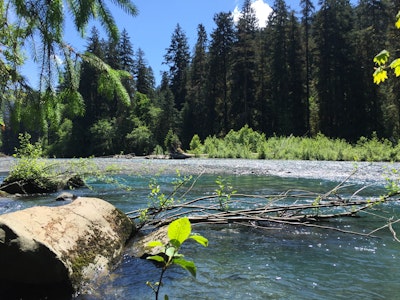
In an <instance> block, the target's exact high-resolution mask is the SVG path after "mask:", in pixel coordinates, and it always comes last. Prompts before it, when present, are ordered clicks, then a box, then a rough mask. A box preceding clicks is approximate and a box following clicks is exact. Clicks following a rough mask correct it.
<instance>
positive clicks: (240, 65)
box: [231, 0, 258, 129]
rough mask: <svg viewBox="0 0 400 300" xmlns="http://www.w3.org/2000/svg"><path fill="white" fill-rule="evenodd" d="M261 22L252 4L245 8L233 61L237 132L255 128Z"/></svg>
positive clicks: (233, 113) (233, 100)
mask: <svg viewBox="0 0 400 300" xmlns="http://www.w3.org/2000/svg"><path fill="white" fill-rule="evenodd" d="M257 33H258V21H257V18H256V15H255V11H254V9H253V8H252V6H251V1H250V0H246V1H245V2H244V4H243V8H242V11H241V15H240V17H239V21H238V24H237V32H236V36H237V38H236V42H235V46H234V50H233V51H234V60H233V61H232V64H233V65H232V68H233V69H232V94H231V97H232V111H231V117H232V119H233V120H234V126H233V128H234V129H239V128H241V127H243V126H244V125H246V124H247V125H249V126H250V127H253V125H254V124H253V123H254V119H253V117H252V116H253V113H254V103H255V101H256V89H255V84H256V82H255V71H256V43H257V36H258V34H257Z"/></svg>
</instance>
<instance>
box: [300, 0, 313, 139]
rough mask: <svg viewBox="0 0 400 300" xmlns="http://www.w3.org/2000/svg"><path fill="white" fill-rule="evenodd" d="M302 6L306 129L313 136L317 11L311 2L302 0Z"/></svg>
mask: <svg viewBox="0 0 400 300" xmlns="http://www.w3.org/2000/svg"><path fill="white" fill-rule="evenodd" d="M300 6H301V8H302V10H301V13H302V19H301V21H302V27H303V32H304V50H305V52H304V58H305V59H304V61H305V72H306V78H305V85H306V96H305V97H306V98H305V99H306V101H305V102H306V103H305V105H306V116H305V118H306V122H307V123H306V129H307V132H308V134H311V126H310V97H311V51H310V41H311V25H312V18H313V14H314V11H315V7H314V4H313V2H312V1H311V0H300Z"/></svg>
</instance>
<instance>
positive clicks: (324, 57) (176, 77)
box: [0, 0, 400, 157]
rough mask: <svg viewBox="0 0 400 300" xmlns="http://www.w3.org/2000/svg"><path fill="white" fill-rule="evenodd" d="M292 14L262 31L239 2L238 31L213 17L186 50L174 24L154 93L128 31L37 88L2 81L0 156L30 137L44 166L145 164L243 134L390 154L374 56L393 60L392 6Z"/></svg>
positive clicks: (365, 0)
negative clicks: (132, 158) (366, 141)
mask: <svg viewBox="0 0 400 300" xmlns="http://www.w3.org/2000/svg"><path fill="white" fill-rule="evenodd" d="M299 4H300V7H301V11H294V10H293V9H292V8H290V7H289V6H288V5H287V4H286V3H285V1H284V0H275V1H274V3H273V6H272V8H273V13H272V14H271V15H270V17H269V19H268V22H267V26H265V27H259V26H258V24H257V18H256V16H255V12H254V11H253V9H252V7H251V1H250V0H246V1H245V2H244V5H243V7H242V9H241V11H242V14H241V16H240V18H239V20H238V22H234V20H233V15H232V13H231V12H219V13H216V14H215V15H214V22H215V26H214V29H213V30H212V32H206V30H205V27H204V26H203V25H202V24H199V25H198V27H197V39H196V43H195V45H194V47H191V46H190V45H189V43H188V37H187V36H186V33H185V29H184V28H182V27H181V26H180V25H179V24H177V25H176V28H175V30H174V31H173V32H172V33H171V42H170V45H169V47H168V48H167V49H165V55H164V63H165V65H166V66H167V69H168V71H166V72H164V73H163V74H162V79H161V82H160V83H159V84H158V86H156V83H155V77H154V74H153V70H152V68H151V66H149V65H148V63H147V61H146V56H145V53H144V52H143V50H141V49H140V48H138V49H134V48H133V41H131V39H130V37H129V35H128V33H127V31H126V30H122V32H121V34H120V35H119V36H118V38H117V39H115V38H112V37H106V38H104V37H101V36H100V33H99V30H98V29H97V28H96V27H93V28H92V29H91V31H90V33H89V34H88V37H87V43H86V49H85V52H84V54H78V53H75V52H74V51H73V49H67V50H65V51H70V53H69V54H70V60H71V63H66V64H65V65H64V68H63V69H60V70H57V71H58V73H57V75H54V73H53V75H52V76H53V77H52V78H53V81H52V82H48V83H47V84H46V82H44V81H43V82H44V83H43V86H42V88H41V89H39V90H35V89H32V88H31V87H29V86H27V85H25V84H22V83H21V82H22V81H19V84H16V82H17V81H18V80H13V79H11V80H10V79H7V80H2V81H3V83H1V87H0V88H1V92H2V95H1V97H0V98H1V111H2V117H1V118H0V121H1V122H0V123H1V125H2V131H1V151H2V152H3V153H7V154H11V153H13V152H14V148H15V147H17V146H18V135H19V134H20V133H23V132H27V133H29V134H30V135H31V136H32V138H33V139H34V140H35V141H40V143H42V145H43V147H44V149H45V150H46V153H47V155H49V156H57V157H87V156H92V155H93V156H107V155H114V154H120V153H125V154H128V153H135V154H136V155H147V154H150V153H154V151H156V152H157V151H158V152H161V151H168V150H169V149H168V147H171V144H174V145H176V146H180V147H181V148H182V149H189V145H190V142H191V141H192V138H193V137H194V136H196V138H199V139H200V140H201V141H204V140H205V139H206V138H207V137H217V138H222V137H225V136H226V135H227V134H228V133H229V132H230V131H231V130H236V131H238V130H240V129H241V128H244V127H245V128H247V127H248V128H251V129H252V130H254V131H256V132H259V133H262V134H264V135H265V136H266V137H267V138H268V137H288V136H293V137H316V136H321V135H323V136H326V137H328V138H332V139H343V140H346V141H347V142H349V143H357V141H359V140H360V138H361V137H366V138H370V137H378V138H385V139H387V140H389V141H391V142H392V143H393V144H394V145H396V144H397V143H398V140H399V138H400V81H399V80H398V79H396V78H389V79H388V80H387V81H386V82H385V83H384V84H382V85H380V86H377V85H376V84H374V82H373V77H372V74H373V72H374V62H373V58H374V56H375V55H376V54H377V53H379V52H380V51H381V50H382V49H387V50H388V51H390V53H391V54H393V56H395V57H398V56H400V53H399V51H400V50H399V49H400V38H399V33H400V32H399V31H398V30H397V29H396V28H395V26H394V23H395V16H396V12H397V11H399V10H400V1H394V0H382V1H377V0H359V1H358V2H357V3H353V2H350V1H349V0H319V1H318V2H316V1H311V0H299ZM1 35H3V36H2V40H0V44H3V45H4V44H5V42H4V40H5V37H4V32H2V33H0V36H1ZM191 48H192V49H191ZM0 55H3V56H4V55H6V54H5V53H3V54H2V53H0ZM83 56H84V57H85V59H80V60H79V63H74V62H75V61H74V60H78V57H79V58H82V57H83ZM48 73H49V74H50V73H51V70H50V68H49V70H48ZM3 75H4V74H3ZM3 75H2V73H1V72H0V76H3ZM8 75H9V74H8ZM41 75H42V74H41ZM44 75H45V74H44ZM49 81H50V79H49ZM10 82H12V84H10ZM54 82H56V83H55V84H54ZM71 86H72V87H75V89H73V88H71Z"/></svg>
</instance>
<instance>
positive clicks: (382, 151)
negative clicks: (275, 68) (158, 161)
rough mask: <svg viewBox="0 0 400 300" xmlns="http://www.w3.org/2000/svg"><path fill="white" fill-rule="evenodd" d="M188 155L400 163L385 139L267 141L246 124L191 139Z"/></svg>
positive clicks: (397, 150)
mask: <svg viewBox="0 0 400 300" xmlns="http://www.w3.org/2000/svg"><path fill="white" fill-rule="evenodd" d="M192 141H193V143H191V152H192V153H195V154H196V155H197V156H199V155H200V154H203V155H206V156H207V157H210V158H254V159H285V160H331V161H400V145H399V144H397V145H394V144H393V143H392V142H391V141H389V140H387V139H379V138H378V137H377V135H376V134H373V135H372V137H371V138H366V137H361V138H360V139H359V140H358V141H357V143H355V144H350V143H348V142H347V141H345V140H344V139H338V138H337V139H332V138H328V137H326V136H325V135H323V134H321V133H319V134H317V135H316V136H315V137H295V136H292V135H291V136H288V137H279V136H273V137H270V138H268V139H267V138H266V137H265V135H264V134H260V133H258V132H256V131H254V130H252V129H251V128H250V127H248V126H247V125H246V126H244V127H243V128H242V129H240V130H239V131H234V130H231V131H230V132H229V133H228V134H227V135H226V136H225V137H224V138H217V137H216V136H212V137H211V136H210V137H207V138H206V139H205V140H204V143H201V141H200V139H199V138H198V136H196V138H194V140H192Z"/></svg>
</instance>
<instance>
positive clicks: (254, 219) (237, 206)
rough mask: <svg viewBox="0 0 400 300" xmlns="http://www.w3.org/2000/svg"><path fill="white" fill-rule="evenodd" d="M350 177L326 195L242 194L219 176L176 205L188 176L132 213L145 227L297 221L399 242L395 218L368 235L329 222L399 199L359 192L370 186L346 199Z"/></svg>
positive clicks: (275, 224)
mask: <svg viewBox="0 0 400 300" xmlns="http://www.w3.org/2000/svg"><path fill="white" fill-rule="evenodd" d="M352 175H353V174H351V175H350V176H349V177H348V178H346V179H345V180H344V181H343V182H341V183H340V184H338V185H337V186H335V187H334V188H333V189H331V190H330V191H328V192H326V193H325V194H319V193H314V192H309V191H305V190H288V191H285V192H283V193H280V194H275V195H247V194H238V193H236V192H235V191H233V190H232V188H231V187H230V186H229V185H227V184H226V183H224V182H223V181H222V180H221V179H218V180H217V181H216V182H217V184H218V186H219V189H217V190H216V192H215V194H213V195H208V196H204V197H199V198H196V199H192V200H188V201H183V202H181V203H179V204H177V203H176V201H174V199H173V196H174V195H176V194H177V191H178V190H179V189H181V188H182V186H184V181H185V182H187V181H188V180H187V179H185V180H184V181H182V182H180V184H179V185H178V186H177V188H176V189H175V190H174V191H173V192H172V193H171V194H170V195H169V196H165V195H164V194H162V193H160V191H159V189H158V190H157V191H155V193H154V190H153V196H154V195H155V196H157V199H158V200H159V202H157V203H154V202H153V204H154V205H153V206H151V207H149V208H148V209H146V210H135V211H132V212H129V213H128V215H130V216H131V218H132V219H133V220H135V222H136V223H137V224H139V227H141V228H159V227H162V226H164V225H168V224H169V223H171V222H172V221H174V220H176V219H178V218H180V217H183V216H187V217H188V218H189V220H190V222H191V223H192V224H238V225H242V226H251V227H255V228H265V229H267V228H279V227H280V226H282V225H296V226H307V227H318V228H322V229H329V230H335V231H340V232H345V233H350V234H357V235H364V236H369V235H372V234H373V233H375V232H376V231H378V230H381V229H384V228H388V229H389V230H390V231H391V232H392V234H393V237H394V238H395V239H396V240H397V241H399V242H400V240H398V239H397V237H396V232H395V230H393V227H392V224H395V223H398V222H400V220H394V219H393V218H392V216H380V217H383V218H384V219H385V221H386V224H385V225H384V226H382V227H380V228H377V229H375V230H373V231H372V232H367V233H366V232H356V231H349V230H346V229H343V226H338V223H337V222H329V220H332V219H337V218H357V217H360V214H361V213H362V212H366V211H368V212H369V213H374V212H371V210H372V209H373V208H374V207H376V206H378V205H382V204H383V203H387V202H390V201H397V200H398V199H397V198H396V196H397V195H399V193H398V192H392V193H389V194H387V195H385V196H380V197H377V198H374V199H365V198H363V197H361V196H360V195H359V194H360V192H361V191H363V190H364V189H365V188H367V187H368V186H364V187H362V188H360V189H358V190H356V191H355V192H354V193H353V194H352V195H351V196H350V197H347V198H344V197H342V196H341V195H340V192H341V190H343V189H344V188H348V187H350V186H351V185H350V184H348V183H347V182H348V180H349V178H350V177H351V176H352ZM200 176H201V175H200ZM195 181H196V180H195ZM194 184H195V183H194V182H192V185H191V186H190V188H189V189H188V190H186V191H185V192H184V195H187V193H188V192H189V191H190V189H192V187H193V186H194Z"/></svg>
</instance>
